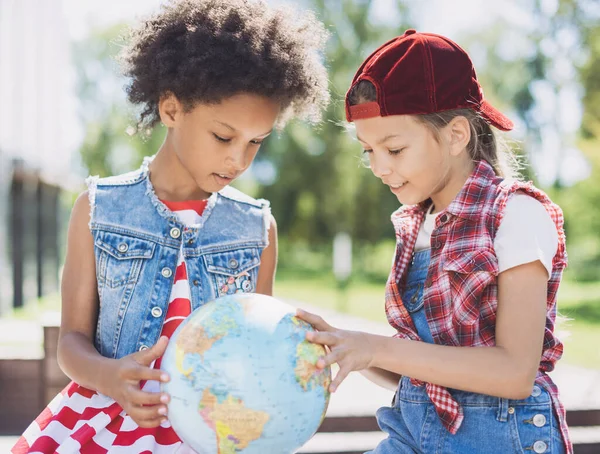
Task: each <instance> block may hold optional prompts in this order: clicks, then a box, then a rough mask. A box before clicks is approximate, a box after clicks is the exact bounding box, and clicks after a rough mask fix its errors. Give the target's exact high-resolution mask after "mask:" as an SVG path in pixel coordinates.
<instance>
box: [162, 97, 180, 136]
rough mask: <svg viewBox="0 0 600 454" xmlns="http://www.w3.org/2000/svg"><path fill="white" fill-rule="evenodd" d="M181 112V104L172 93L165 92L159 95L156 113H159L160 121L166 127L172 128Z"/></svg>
mask: <svg viewBox="0 0 600 454" xmlns="http://www.w3.org/2000/svg"><path fill="white" fill-rule="evenodd" d="M182 112H183V106H182V105H181V102H180V101H179V99H177V97H176V96H175V95H174V94H173V93H171V92H166V93H165V94H163V95H162V96H161V97H160V100H159V101H158V113H159V115H160V121H161V122H162V123H163V124H164V125H165V126H166V127H167V128H173V127H174V126H175V124H176V123H177V119H178V118H179V116H180V115H181V113H182Z"/></svg>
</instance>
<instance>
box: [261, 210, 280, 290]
mask: <svg viewBox="0 0 600 454" xmlns="http://www.w3.org/2000/svg"><path fill="white" fill-rule="evenodd" d="M276 269H277V223H276V222H275V218H274V217H273V215H271V221H270V224H269V245H268V246H267V247H266V248H265V249H264V250H263V252H262V254H261V256H260V269H259V270H258V277H257V279H256V293H262V294H263V295H268V296H273V281H274V280H275V271H276Z"/></svg>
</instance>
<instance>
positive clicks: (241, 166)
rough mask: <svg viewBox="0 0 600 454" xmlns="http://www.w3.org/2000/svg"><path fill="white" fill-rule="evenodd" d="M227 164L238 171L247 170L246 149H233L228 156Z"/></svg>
mask: <svg viewBox="0 0 600 454" xmlns="http://www.w3.org/2000/svg"><path fill="white" fill-rule="evenodd" d="M227 164H228V165H229V166H231V168H232V169H234V170H235V171H236V172H239V171H242V170H245V169H246V167H247V164H248V163H247V157H246V150H243V149H242V150H239V149H236V150H233V151H232V152H231V154H229V156H228V157H227Z"/></svg>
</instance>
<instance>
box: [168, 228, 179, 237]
mask: <svg viewBox="0 0 600 454" xmlns="http://www.w3.org/2000/svg"><path fill="white" fill-rule="evenodd" d="M169 234H170V235H171V238H175V239H177V238H179V237H180V236H181V230H179V229H178V228H177V227H173V228H172V229H171V232H170V233H169Z"/></svg>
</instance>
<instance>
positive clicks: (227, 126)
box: [214, 120, 273, 137]
mask: <svg viewBox="0 0 600 454" xmlns="http://www.w3.org/2000/svg"><path fill="white" fill-rule="evenodd" d="M214 122H215V123H219V124H220V125H223V126H225V127H226V128H228V129H230V130H231V131H232V132H237V129H235V128H234V127H233V126H231V125H228V124H227V123H223V122H222V121H219V120H214ZM272 132H273V130H272V129H271V130H270V131H269V132H265V133H264V134H261V135H259V136H256V137H266V136H268V135H269V134H271V133H272Z"/></svg>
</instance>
